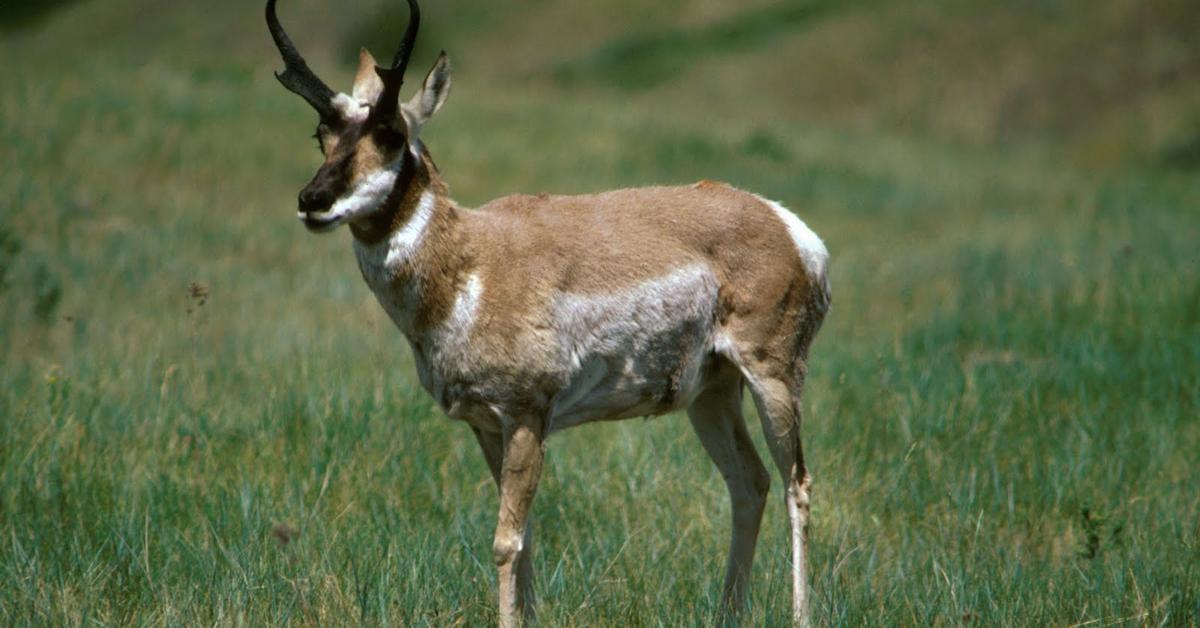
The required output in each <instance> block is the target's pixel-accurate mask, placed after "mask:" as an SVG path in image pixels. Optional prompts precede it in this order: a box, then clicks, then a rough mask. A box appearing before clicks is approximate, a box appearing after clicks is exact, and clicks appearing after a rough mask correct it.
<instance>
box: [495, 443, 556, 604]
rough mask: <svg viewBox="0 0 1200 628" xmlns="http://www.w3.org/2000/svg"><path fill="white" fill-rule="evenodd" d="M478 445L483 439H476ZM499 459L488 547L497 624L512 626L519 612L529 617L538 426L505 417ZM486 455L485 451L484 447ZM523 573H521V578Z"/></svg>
mask: <svg viewBox="0 0 1200 628" xmlns="http://www.w3.org/2000/svg"><path fill="white" fill-rule="evenodd" d="M481 442H482V440H481ZM503 447H504V458H503V460H502V461H501V463H500V515H499V518H498V521H497V522H496V539H495V541H494V544H493V545H492V549H493V551H494V552H495V558H496V566H497V567H498V568H499V571H500V578H499V584H500V587H499V588H500V626H501V628H510V627H511V628H515V627H516V626H517V625H519V623H520V617H518V613H522V614H524V615H525V616H526V617H531V616H532V614H533V578H532V574H531V573H529V572H530V571H532V570H531V568H530V566H529V554H530V552H531V550H532V549H533V548H532V547H527V546H526V545H525V541H526V540H527V539H528V538H529V536H530V535H529V534H527V533H528V524H529V509H530V507H531V506H532V505H533V496H534V493H535V492H537V485H538V479H539V478H540V477H541V474H542V458H543V455H544V444H543V442H542V429H541V425H540V423H534V424H531V423H530V422H528V421H514V420H509V419H505V421H504V434H503ZM484 450H485V452H486V450H487V447H486V446H485V447H484ZM522 572H525V573H524V574H522Z"/></svg>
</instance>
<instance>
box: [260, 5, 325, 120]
mask: <svg viewBox="0 0 1200 628" xmlns="http://www.w3.org/2000/svg"><path fill="white" fill-rule="evenodd" d="M267 28H268V29H269V30H270V31H271V38H272V39H274V40H275V47H276V48H279V54H280V55H281V56H283V63H284V65H285V66H286V67H285V68H284V70H283V72H276V73H275V78H277V79H279V82H280V83H283V86H284V87H286V88H288V90H289V91H291V92H293V93H295V94H297V95H299V96H300V97H301V98H303V99H304V100H305V101H307V102H308V104H310V105H312V108H313V109H316V110H317V114H318V115H320V116H321V119H323V120H324V119H332V118H335V117H337V113H336V112H335V111H334V108H333V104H332V103H331V102H330V101H331V100H332V99H333V97H334V93H333V90H332V89H329V86H328V85H326V84H325V83H324V82H323V81H322V80H321V79H319V78H317V75H316V74H313V71H312V70H310V69H309V68H308V64H307V63H305V62H304V57H301V56H300V52H299V51H297V50H296V47H295V46H294V45H292V40H291V39H290V38H289V37H288V34H287V31H285V30H283V25H281V24H280V23H279V17H278V16H276V15H275V0H267Z"/></svg>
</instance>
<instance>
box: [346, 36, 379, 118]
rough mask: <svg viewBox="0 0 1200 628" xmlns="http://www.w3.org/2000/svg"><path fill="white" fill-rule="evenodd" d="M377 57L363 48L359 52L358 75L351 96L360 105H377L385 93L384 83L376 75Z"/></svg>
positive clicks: (355, 76)
mask: <svg viewBox="0 0 1200 628" xmlns="http://www.w3.org/2000/svg"><path fill="white" fill-rule="evenodd" d="M376 65H378V64H377V63H376V62H375V57H373V56H371V53H370V52H368V51H367V49H366V48H363V49H361V50H359V51H358V73H357V74H355V75H354V87H353V88H352V89H351V91H350V95H351V96H353V97H354V100H357V101H358V102H360V103H367V104H371V105H373V104H375V101H376V100H378V99H379V94H381V93H383V81H382V80H380V79H379V75H378V74H376V73H375V66H376Z"/></svg>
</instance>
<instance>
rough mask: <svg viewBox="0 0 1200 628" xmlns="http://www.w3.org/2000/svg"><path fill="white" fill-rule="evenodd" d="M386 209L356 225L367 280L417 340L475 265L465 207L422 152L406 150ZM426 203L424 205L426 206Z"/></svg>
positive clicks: (354, 230)
mask: <svg viewBox="0 0 1200 628" xmlns="http://www.w3.org/2000/svg"><path fill="white" fill-rule="evenodd" d="M405 159H406V160H409V161H407V162H406V163H405V164H403V166H402V168H401V173H402V174H401V177H400V179H399V180H397V182H396V185H395V187H394V188H393V191H392V193H391V195H389V197H388V199H387V200H386V201H385V203H384V206H383V208H382V209H381V210H380V211H378V212H376V213H374V214H372V215H371V216H370V217H368V218H366V219H363V220H361V221H356V222H354V223H352V224H351V225H350V228H351V232H352V233H353V235H354V239H355V241H356V246H355V248H356V250H358V251H359V253H358V254H359V264H360V268H361V270H362V271H363V274H364V278H366V279H367V283H368V284H369V285H370V287H371V289H372V290H373V291H374V292H375V293H376V295H377V296H379V298H380V300H381V301H391V300H393V298H394V297H395V296H396V295H405V296H404V297H403V299H402V301H403V302H402V303H401V302H400V301H393V303H392V305H393V306H395V307H394V308H393V307H388V305H387V304H386V303H385V308H387V309H388V311H389V314H391V315H392V316H393V318H394V319H395V320H396V322H397V324H399V325H400V327H401V329H402V330H404V331H405V333H406V335H409V338H410V340H413V341H414V342H415V341H416V340H417V338H418V337H419V336H420V335H421V334H422V332H423V331H424V330H426V329H429V328H431V327H432V326H435V325H437V324H438V323H440V322H441V321H442V320H444V319H445V317H446V316H447V315H448V314H449V312H450V309H451V308H452V307H453V302H454V295H455V291H456V288H457V286H458V284H459V283H460V280H461V277H460V276H461V275H462V274H463V271H464V270H466V269H467V268H468V267H469V266H470V265H471V260H470V259H469V255H468V254H467V249H468V248H469V247H467V246H466V243H465V235H464V233H463V230H462V228H461V212H462V209H461V208H459V207H458V205H457V204H455V202H454V201H453V200H452V199H451V198H450V197H449V194H448V189H447V186H446V184H445V182H444V181H443V180H442V178H441V176H440V175H439V174H438V171H437V167H436V166H435V165H434V164H433V161H432V160H431V159H430V158H429V157H428V155H427V154H426V153H425V151H422V153H421V157H420V159H418V158H416V157H414V156H413V155H412V154H411V153H406V156H405ZM423 205H424V207H423Z"/></svg>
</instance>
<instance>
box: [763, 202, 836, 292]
mask: <svg viewBox="0 0 1200 628" xmlns="http://www.w3.org/2000/svg"><path fill="white" fill-rule="evenodd" d="M755 197H756V198H758V200H760V201H762V202H763V203H765V204H766V205H767V207H770V208H771V210H772V211H774V212H775V215H776V216H778V217H779V219H780V220H782V221H783V224H784V226H785V227H787V230H788V235H790V236H791V237H792V242H793V243H794V244H795V245H796V251H797V252H798V253H800V259H802V260H804V267H805V268H806V269H807V270H808V274H809V276H810V277H813V278H814V279H823V278H824V277H825V270H826V268H825V267H826V265H827V264H828V263H829V251H828V250H826V249H825V243H824V242H822V241H821V238H819V237H818V236H817V234H816V233H813V230H812V229H809V228H808V225H806V224H804V221H803V220H800V217H799V216H797V215H796V214H793V213H792V212H790V211H788V209H787V208H786V207H784V206H783V205H780V204H779V203H776V202H775V201H772V200H768V199H765V198H763V197H761V196H758V195H757V194H756V195H755Z"/></svg>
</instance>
